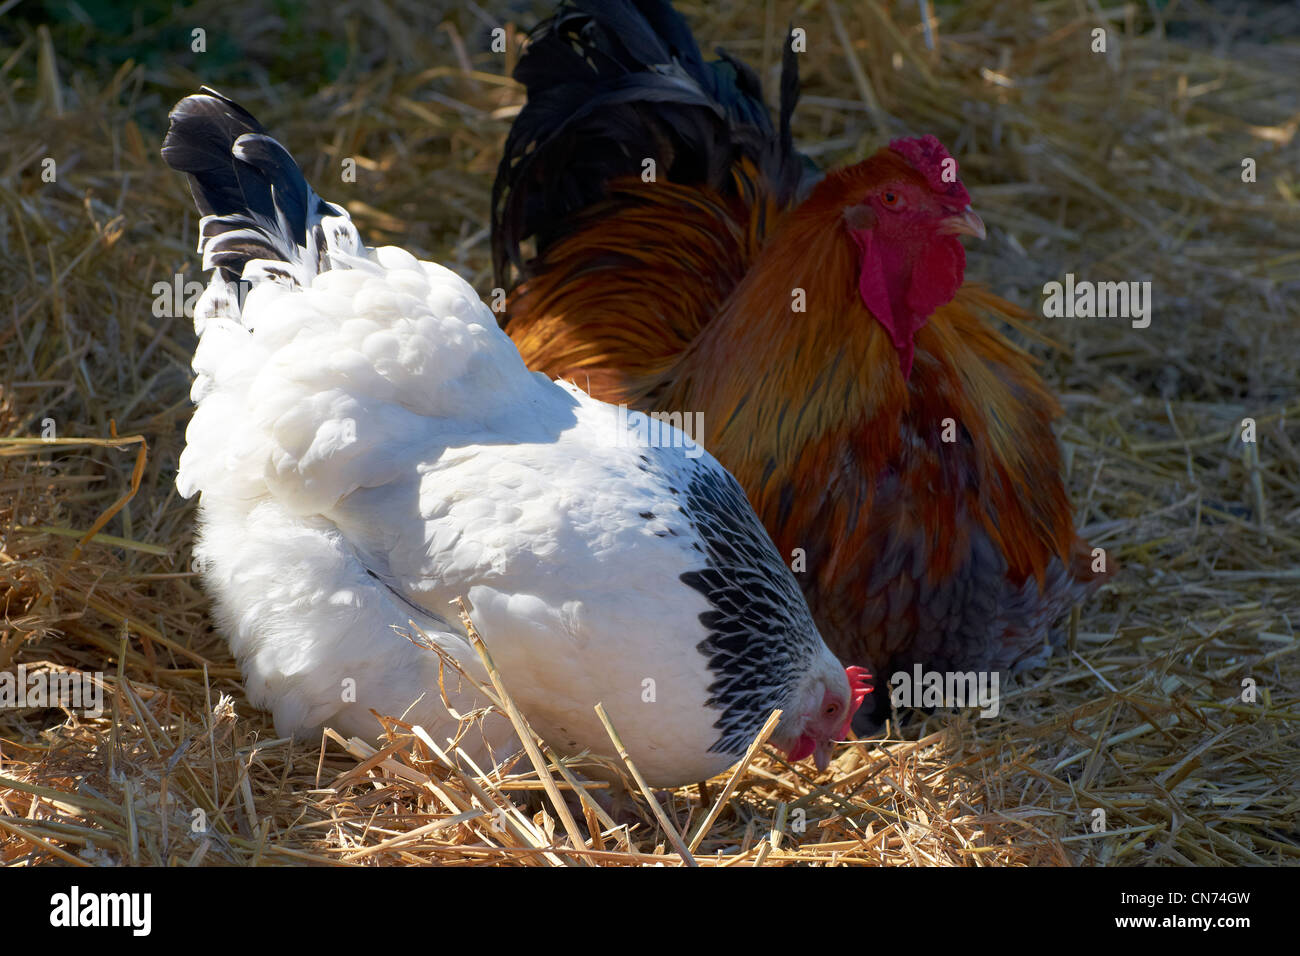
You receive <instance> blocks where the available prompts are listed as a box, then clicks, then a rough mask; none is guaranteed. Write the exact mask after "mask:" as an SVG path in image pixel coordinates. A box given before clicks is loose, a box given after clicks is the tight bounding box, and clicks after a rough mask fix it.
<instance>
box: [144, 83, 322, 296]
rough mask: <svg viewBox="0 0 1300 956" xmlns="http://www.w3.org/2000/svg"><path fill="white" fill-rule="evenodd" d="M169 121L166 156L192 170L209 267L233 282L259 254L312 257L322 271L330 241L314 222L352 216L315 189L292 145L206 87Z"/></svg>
mask: <svg viewBox="0 0 1300 956" xmlns="http://www.w3.org/2000/svg"><path fill="white" fill-rule="evenodd" d="M169 119H170V120H171V126H170V128H169V129H168V130H167V136H166V138H165V139H164V140H163V147H162V157H163V160H164V162H166V163H167V165H168V166H170V167H172V169H175V170H179V171H180V172H183V173H185V175H186V177H187V178H188V179H189V182H190V192H191V193H192V194H193V196H194V203H195V205H196V206H198V209H199V212H201V213H202V214H203V215H204V216H205V217H206V218H205V220H204V223H203V228H202V236H201V238H200V240H199V251H200V252H202V253H203V266H204V268H205V269H210V268H214V267H217V268H220V269H221V273H222V276H223V278H225V279H226V281H228V282H233V281H236V280H238V279H239V278H240V276H242V275H243V272H244V267H245V266H246V265H247V264H248V262H249V261H250V260H253V259H272V260H282V261H284V262H287V263H290V264H294V265H298V264H303V263H304V261H306V262H310V264H311V265H312V269H311V270H310V273H309V274H308V275H307V276H306V278H310V275H311V274H314V273H315V272H316V271H319V270H320V268H321V266H322V264H323V262H322V261H323V259H324V256H325V244H324V237H323V235H322V234H321V231H320V229H318V228H315V227H316V225H317V224H318V223H319V221H320V219H321V217H323V216H331V215H343V216H346V215H347V214H346V213H345V212H344V211H343V210H342V209H340V208H339V207H337V206H335V205H333V204H332V203H327V202H325V201H324V200H322V199H320V197H318V196H317V195H316V194H315V193H314V192H312V190H311V187H310V186H308V185H307V180H306V179H305V178H304V177H303V174H302V170H300V169H299V168H298V164H297V163H295V162H294V160H293V157H292V156H291V155H289V151H288V150H286V149H285V148H284V147H283V146H281V145H280V144H279V143H278V142H276V141H275V140H274V139H272V138H271V137H270V136H269V135H268V134H267V133H266V130H265V129H264V128H263V127H262V124H261V123H259V122H258V121H257V120H256V119H255V118H254V117H253V115H252V114H251V113H249V112H248V111H247V110H245V109H244V108H243V107H242V106H240V105H239V104H238V103H236V102H234V101H233V100H231V99H229V98H227V97H225V96H222V95H221V94H220V93H218V92H217V91H216V90H213V89H209V88H208V87H206V86H205V87H203V91H202V92H201V93H197V94H195V95H193V96H187V97H185V99H183V100H181V101H180V102H179V103H177V104H176V106H175V107H174V108H173V109H172V111H171V114H170V116H169ZM309 233H311V234H312V242H311V244H310V245H309V244H308V234H309ZM308 250H310V253H308ZM296 278H302V277H296Z"/></svg>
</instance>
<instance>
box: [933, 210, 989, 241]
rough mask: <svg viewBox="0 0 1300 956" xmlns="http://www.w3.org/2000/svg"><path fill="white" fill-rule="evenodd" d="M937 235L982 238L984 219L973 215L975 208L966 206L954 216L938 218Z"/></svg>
mask: <svg viewBox="0 0 1300 956" xmlns="http://www.w3.org/2000/svg"><path fill="white" fill-rule="evenodd" d="M939 235H941V236H974V237H975V238H977V239H983V238H984V235H985V233H984V220H982V219H981V218H980V217H979V216H977V215H975V210H974V209H972V208H971V207H970V206H967V207H966V208H965V209H963V210H962V211H961V212H959V213H957V215H955V216H948V217H946V218H944V219H940V220H939Z"/></svg>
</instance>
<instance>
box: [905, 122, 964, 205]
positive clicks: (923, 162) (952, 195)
mask: <svg viewBox="0 0 1300 956" xmlns="http://www.w3.org/2000/svg"><path fill="white" fill-rule="evenodd" d="M889 148H890V149H892V150H893V151H894V152H896V153H897V154H898V155H899V156H902V157H903V158H904V159H905V160H907V161H908V162H909V163H911V164H912V168H913V169H915V170H916V171H917V172H918V173H920V174H921V175H922V176H924V177H925V181H926V182H928V183H929V184H930V188H931V189H933V190H934V191H935V192H937V193H939V194H940V195H941V196H944V197H946V198H947V199H948V201H949V202H951V203H952V204H953V205H955V206H957V207H958V208H960V209H965V208H966V207H967V206H969V205H970V193H968V192H966V187H965V186H963V185H962V184H961V180H960V179H957V178H956V169H957V166H956V161H954V163H953V167H952V168H953V179H952V181H951V182H945V181H944V178H943V163H944V160H946V159H952V156H950V155H949V154H948V150H947V149H945V148H944V145H943V143H941V142H939V140H938V139H936V138H935V137H933V136H920V137H912V138H910V139H896V140H894V141H893V142H891V143H890V144H889Z"/></svg>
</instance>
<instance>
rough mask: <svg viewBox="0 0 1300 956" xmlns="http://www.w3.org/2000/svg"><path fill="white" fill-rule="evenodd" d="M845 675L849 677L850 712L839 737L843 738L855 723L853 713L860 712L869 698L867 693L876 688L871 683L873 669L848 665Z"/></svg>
mask: <svg viewBox="0 0 1300 956" xmlns="http://www.w3.org/2000/svg"><path fill="white" fill-rule="evenodd" d="M844 675H845V676H846V677H847V678H848V679H849V713H848V716H847V717H845V718H844V726H843V727H841V728H840V733H839V737H840V739H841V740H843V739H844V738H845V737H846V736H848V733H849V725H850V724H851V723H853V715H854V714H856V713H857V712H858V708H859V707H861V706H862V702H863V701H864V700H866V699H867V695H868V694H870V693H871V692H872V691H874V690H875V689H876V688H875V686H874V685H873V684H872V683H871V671H869V670H867V669H866V668H865V667H859V666H858V665H856V664H854V665H853V666H851V667H846V668H844Z"/></svg>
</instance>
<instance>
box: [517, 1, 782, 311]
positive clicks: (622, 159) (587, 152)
mask: <svg viewBox="0 0 1300 956" xmlns="http://www.w3.org/2000/svg"><path fill="white" fill-rule="evenodd" d="M786 46H787V50H786V54H785V57H784V58H783V61H782V77H781V105H780V128H779V130H776V129H773V126H772V120H771V117H770V116H769V114H768V111H767V107H766V105H765V104H764V102H763V96H762V88H761V87H762V84H761V82H760V80H759V77H758V75H757V74H756V73H755V72H754V71H753V70H752V69H751V68H750V67H748V66H746V65H745V64H744V63H742V62H741V61H739V60H737V59H735V58H733V57H731V56H729V55H727V54H726V53H724V52H723V51H721V50H719V51H718V53H719V55H720V56H721V59H720V60H717V61H713V62H710V63H706V62H705V61H704V59H703V57H702V55H701V53H700V49H699V46H698V45H697V44H696V42H695V38H694V37H693V36H692V34H691V31H690V28H689V27H688V26H687V24H686V22H685V21H684V20H683V19H682V17H681V16H680V15H679V14H678V13H677V12H676V11H675V10H674V9H673V8H672V6H671V4H670V3H669V2H667V0H570V2H568V3H565V4H564V5H562V6H561V8H560V9H559V11H558V12H557V13H556V14H555V15H554V16H553V17H551V18H550V19H549V20H547V21H546V22H544V23H543V24H541V25H540V26H539V27H538V28H537V29H536V30H535V31H534V32H533V34H532V36H531V38H530V42H529V45H528V48H527V49H526V50H525V52H524V56H523V57H522V58H521V60H520V62H519V66H518V67H517V68H516V70H515V79H517V80H518V81H519V82H521V83H522V84H523V85H524V86H525V87H526V89H527V91H528V102H527V104H526V105H525V106H524V108H523V109H522V110H521V111H520V113H519V116H518V117H517V118H516V120H515V122H514V125H513V126H512V128H511V130H510V134H509V136H508V138H507V140H506V146H505V155H504V156H503V158H502V160H501V164H500V167H499V168H498V171H497V178H496V182H495V184H494V185H493V189H492V254H493V266H494V268H495V271H496V276H497V283H498V284H499V285H502V286H506V285H508V282H507V278H508V272H509V269H510V266H511V264H512V263H513V265H514V267H515V268H516V269H518V270H519V271H520V272H521V273H522V272H523V271H524V262H523V259H522V254H521V252H520V245H521V243H523V242H524V241H525V240H526V239H527V238H529V237H533V238H535V239H536V242H537V249H538V252H541V251H544V250H545V248H546V247H547V246H548V245H550V244H551V243H553V242H554V241H556V240H557V239H559V238H560V237H562V236H563V235H564V234H565V233H566V231H567V229H568V228H570V227H571V219H572V217H573V216H574V215H576V214H577V213H580V212H581V211H582V210H584V209H586V208H587V207H589V206H591V205H592V204H594V203H596V202H598V201H599V200H600V199H601V198H603V197H604V195H605V187H606V184H607V183H608V182H609V181H610V180H612V179H615V178H618V177H620V176H627V175H636V174H640V173H641V171H642V163H643V161H644V160H645V159H653V160H654V161H655V166H656V174H657V175H658V176H660V177H664V178H666V179H668V180H671V181H672V182H676V183H705V184H708V185H710V186H713V187H714V188H717V189H719V190H722V191H723V192H728V191H730V189H731V177H730V170H731V168H732V166H733V165H734V164H735V163H736V162H737V161H738V160H739V159H741V158H742V157H743V158H748V159H750V160H751V161H753V162H754V163H755V164H756V165H757V167H758V169H759V170H760V172H761V173H762V174H763V176H764V178H765V180H766V181H767V183H768V186H769V188H770V189H772V191H773V192H774V193H775V194H776V196H777V198H778V199H779V200H780V201H785V200H787V199H789V198H790V197H791V196H793V195H794V193H795V192H796V191H797V189H798V187H799V182H800V178H801V175H802V174H803V171H804V166H803V161H802V158H801V157H800V156H799V155H798V154H797V153H796V152H795V151H794V148H793V144H792V139H791V136H790V114H791V113H792V112H793V110H794V104H795V101H796V100H797V98H798V88H799V79H798V67H797V64H796V59H795V54H794V53H793V52H792V51H791V50H790V49H789V46H790V44H789V43H788V42H787V44H786Z"/></svg>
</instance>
